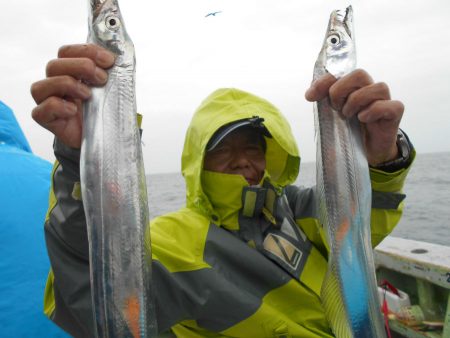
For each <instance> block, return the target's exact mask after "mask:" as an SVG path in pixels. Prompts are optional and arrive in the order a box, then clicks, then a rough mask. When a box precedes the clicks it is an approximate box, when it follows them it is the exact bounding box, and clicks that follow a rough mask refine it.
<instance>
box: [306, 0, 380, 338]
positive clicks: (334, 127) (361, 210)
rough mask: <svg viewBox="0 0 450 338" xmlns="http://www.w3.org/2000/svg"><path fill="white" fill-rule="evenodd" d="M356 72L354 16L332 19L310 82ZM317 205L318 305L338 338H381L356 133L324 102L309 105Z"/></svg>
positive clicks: (363, 162) (352, 121)
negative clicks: (324, 264)
mask: <svg viewBox="0 0 450 338" xmlns="http://www.w3.org/2000/svg"><path fill="white" fill-rule="evenodd" d="M355 66H356V49H355V36H354V30H353V11H352V8H351V6H350V7H348V8H346V9H345V10H336V11H333V12H332V13H331V16H330V20H329V23H328V29H327V32H326V35H325V39H324V43H323V46H322V49H321V51H320V54H319V56H318V58H317V61H316V63H315V66H314V79H317V78H319V77H320V76H322V75H324V74H326V73H330V74H332V75H334V76H335V77H336V78H340V77H342V76H344V75H345V74H348V73H350V72H351V71H352V70H354V69H355ZM314 112H315V125H316V143H317V162H316V164H317V168H316V173H317V192H318V194H317V197H318V201H317V205H318V208H319V220H320V221H321V223H322V225H323V226H324V227H325V233H326V238H327V244H328V247H329V260H328V271H327V274H326V276H325V280H324V283H323V285H322V290H321V298H322V303H323V306H324V308H325V313H326V316H327V319H328V321H329V322H330V326H331V328H332V330H333V332H334V334H335V335H336V336H337V337H358V338H363V337H364V338H366V337H367V338H369V337H371V338H375V337H376V338H379V337H385V330H384V327H383V322H382V317H381V312H380V306H379V302H378V297H377V288H376V278H375V266H374V261H373V254H372V247H371V235H370V212H371V183H370V177H369V169H368V164H367V158H366V155H365V150H364V145H363V142H362V134H361V127H360V124H359V122H358V118H357V117H356V116H354V117H351V118H344V117H343V116H342V114H341V113H340V112H338V111H336V110H335V109H333V107H332V106H331V104H330V101H329V99H328V98H324V99H322V100H321V101H319V102H317V103H316V104H315V105H314Z"/></svg>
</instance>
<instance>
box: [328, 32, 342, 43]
mask: <svg viewBox="0 0 450 338" xmlns="http://www.w3.org/2000/svg"><path fill="white" fill-rule="evenodd" d="M340 41H341V37H340V36H339V35H337V34H332V35H330V36H329V37H328V38H327V42H328V43H329V44H331V45H333V46H336V45H337V44H339V42H340Z"/></svg>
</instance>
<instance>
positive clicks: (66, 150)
mask: <svg viewBox="0 0 450 338" xmlns="http://www.w3.org/2000/svg"><path fill="white" fill-rule="evenodd" d="M53 151H54V153H55V157H56V159H57V160H58V161H59V162H60V163H61V162H64V160H69V161H71V162H73V163H75V164H77V165H78V166H79V164H80V149H76V148H71V147H69V146H66V145H65V144H64V143H62V142H61V141H60V140H59V139H58V138H56V137H55V140H54V141H53Z"/></svg>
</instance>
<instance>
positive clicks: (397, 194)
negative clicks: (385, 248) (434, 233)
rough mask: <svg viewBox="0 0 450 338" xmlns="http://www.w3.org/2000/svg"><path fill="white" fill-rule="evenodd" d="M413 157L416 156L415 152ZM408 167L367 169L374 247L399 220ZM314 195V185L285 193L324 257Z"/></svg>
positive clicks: (288, 188) (324, 249) (324, 245)
mask: <svg viewBox="0 0 450 338" xmlns="http://www.w3.org/2000/svg"><path fill="white" fill-rule="evenodd" d="M412 156H415V153H413V155H412ZM410 167H411V164H410V165H409V166H408V167H407V168H405V169H401V170H399V171H396V172H393V173H388V172H384V171H380V170H376V169H372V168H371V169H370V179H371V183H372V211H371V235H372V246H373V247H375V246H376V245H378V244H379V243H380V242H381V241H382V240H383V239H384V238H385V237H386V236H387V235H389V234H390V233H391V232H392V230H393V229H394V227H395V226H396V225H397V224H398V222H399V221H400V218H401V215H402V211H403V200H404V198H405V195H404V194H403V193H402V189H403V185H404V182H405V178H406V176H407V174H408V172H409V169H410ZM315 194H316V189H315V187H312V188H299V187H296V186H288V187H286V195H287V198H288V200H289V204H290V207H291V209H292V211H293V212H294V216H295V219H296V222H297V223H298V224H299V226H300V227H301V228H302V229H303V231H304V232H305V233H306V235H307V236H308V238H309V239H310V240H311V241H312V242H313V243H314V245H315V246H316V247H317V248H318V249H319V250H320V251H321V252H322V254H324V255H325V256H326V255H327V249H326V244H325V234H324V230H323V228H322V227H321V226H320V224H319V222H318V220H317V212H316V210H317V207H316V201H315Z"/></svg>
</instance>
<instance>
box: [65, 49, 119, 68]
mask: <svg viewBox="0 0 450 338" xmlns="http://www.w3.org/2000/svg"><path fill="white" fill-rule="evenodd" d="M80 57H81V58H88V59H91V60H92V61H94V63H95V64H96V65H97V66H98V67H101V68H105V69H107V68H110V67H111V66H112V65H113V64H114V60H115V55H114V54H113V53H112V52H110V51H109V50H107V49H105V48H103V47H101V46H98V45H94V44H88V43H85V44H73V45H65V46H62V47H61V48H59V50H58V58H80Z"/></svg>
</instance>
